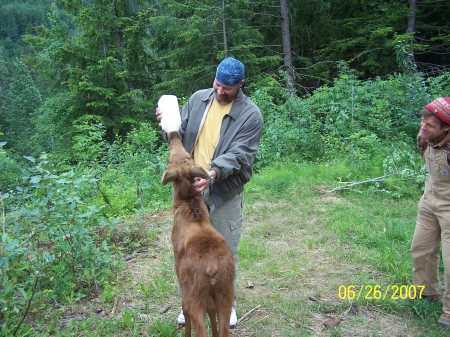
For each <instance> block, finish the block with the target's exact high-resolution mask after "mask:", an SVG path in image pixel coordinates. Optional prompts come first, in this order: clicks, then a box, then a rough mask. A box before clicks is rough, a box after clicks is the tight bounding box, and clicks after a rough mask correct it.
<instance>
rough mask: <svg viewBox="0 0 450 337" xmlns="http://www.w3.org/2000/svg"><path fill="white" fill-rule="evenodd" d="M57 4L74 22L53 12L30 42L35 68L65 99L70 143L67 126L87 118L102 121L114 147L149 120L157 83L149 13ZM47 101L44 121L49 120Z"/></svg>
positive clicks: (117, 6) (121, 0) (100, 3)
mask: <svg viewBox="0 0 450 337" xmlns="http://www.w3.org/2000/svg"><path fill="white" fill-rule="evenodd" d="M58 3H59V5H60V6H61V8H62V9H64V10H65V11H66V12H67V13H68V14H69V15H70V16H71V17H72V19H73V22H72V23H71V24H70V25H67V24H65V22H64V21H63V20H62V18H61V16H60V13H59V11H58V10H57V9H56V8H55V7H54V8H53V10H52V15H51V23H52V25H51V27H50V28H45V27H41V29H40V34H39V36H38V37H30V38H29V41H31V42H33V44H34V46H35V48H36V49H37V51H38V57H37V60H36V64H38V65H39V66H40V68H41V69H42V71H44V72H46V73H47V74H48V76H49V78H50V80H51V81H54V85H55V87H54V88H55V91H54V94H55V95H60V94H61V93H65V95H64V97H65V99H64V100H63V103H64V104H65V107H64V108H63V109H59V110H60V111H61V112H62V113H64V114H65V118H62V119H63V120H66V122H67V123H66V130H67V132H69V137H70V134H71V129H70V126H71V125H73V123H75V124H76V123H83V120H85V119H86V118H88V119H90V120H96V121H100V123H102V124H103V125H104V126H105V127H106V130H107V132H106V139H107V141H109V142H113V141H114V140H115V139H116V137H117V135H126V134H127V132H128V130H130V129H131V127H132V126H133V125H135V124H136V123H137V121H139V120H141V119H143V118H145V117H146V115H147V114H148V109H149V106H150V103H149V102H148V96H149V95H150V94H151V88H152V85H153V82H154V81H155V79H154V76H153V73H154V71H153V70H152V66H153V65H154V62H153V61H152V56H151V53H150V52H149V50H148V48H147V42H146V39H148V34H149V29H148V20H149V18H150V15H151V12H152V7H151V6H150V5H149V3H148V1H144V0H143V1H128V0H116V1H113V2H112V3H111V1H106V0H95V1H90V2H82V3H81V2H80V3H78V4H77V5H75V4H74V2H72V1H63V0H61V1H58ZM51 100H52V99H50V102H49V104H47V105H46V106H47V109H46V110H45V111H46V113H48V114H49V118H42V116H41V120H42V121H46V120H48V119H52V118H53V117H52V116H51V115H53V113H54V111H53V110H52V109H51V106H53V104H52V103H51ZM152 108H153V105H152ZM89 116H91V117H95V118H94V119H92V118H91V117H89Z"/></svg>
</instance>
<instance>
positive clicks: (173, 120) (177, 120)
mask: <svg viewBox="0 0 450 337" xmlns="http://www.w3.org/2000/svg"><path fill="white" fill-rule="evenodd" d="M158 108H159V109H160V110H161V127H162V129H163V130H164V131H165V132H167V133H169V132H173V131H180V128H181V117H180V108H179V106H178V99H177V96H175V95H162V96H161V98H160V99H159V101H158Z"/></svg>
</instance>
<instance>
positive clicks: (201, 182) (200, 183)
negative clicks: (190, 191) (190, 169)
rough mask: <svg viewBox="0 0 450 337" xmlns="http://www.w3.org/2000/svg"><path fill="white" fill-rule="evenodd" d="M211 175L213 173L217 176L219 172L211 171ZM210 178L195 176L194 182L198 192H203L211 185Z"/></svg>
mask: <svg viewBox="0 0 450 337" xmlns="http://www.w3.org/2000/svg"><path fill="white" fill-rule="evenodd" d="M209 175H213V176H214V178H216V176H217V173H216V171H214V170H211V171H209ZM209 184H210V179H209V178H208V179H203V178H200V177H196V178H194V183H193V184H192V185H193V186H194V188H195V190H196V191H197V193H198V194H202V193H203V191H204V190H206V188H207V187H208V186H209Z"/></svg>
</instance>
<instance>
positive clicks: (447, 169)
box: [411, 97, 450, 327]
mask: <svg viewBox="0 0 450 337" xmlns="http://www.w3.org/2000/svg"><path fill="white" fill-rule="evenodd" d="M421 114H422V123H421V127H420V131H419V134H418V136H417V142H418V145H419V147H420V149H421V154H422V156H423V158H424V159H425V162H426V166H427V171H428V177H427V179H426V181H425V190H424V193H423V195H422V198H421V199H420V201H419V206H418V208H419V210H418V215H417V222H416V229H415V232H414V236H413V240H412V244H411V256H412V261H413V282H414V284H415V285H416V286H425V288H424V291H423V296H422V297H425V298H428V299H430V300H431V301H439V299H440V297H441V296H440V294H439V252H440V246H441V243H442V260H443V264H444V269H445V291H444V296H443V299H442V302H443V308H442V310H443V313H442V315H441V317H440V318H439V320H438V324H439V325H440V326H441V327H450V288H449V287H450V132H449V130H450V97H441V98H438V99H435V100H434V101H433V102H431V103H429V104H427V105H426V106H425V108H424V109H422V111H421Z"/></svg>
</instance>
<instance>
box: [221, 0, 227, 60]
mask: <svg viewBox="0 0 450 337" xmlns="http://www.w3.org/2000/svg"><path fill="white" fill-rule="evenodd" d="M222 33H223V50H224V52H225V53H224V54H225V57H227V56H228V45H227V27H226V23H225V0H222Z"/></svg>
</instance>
